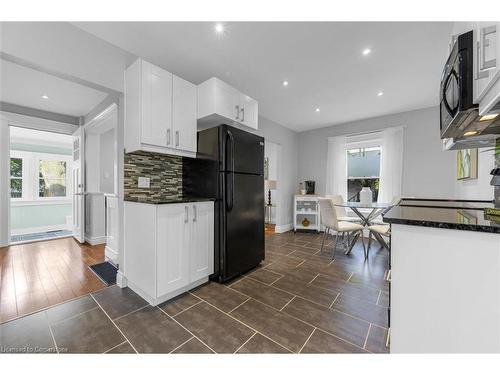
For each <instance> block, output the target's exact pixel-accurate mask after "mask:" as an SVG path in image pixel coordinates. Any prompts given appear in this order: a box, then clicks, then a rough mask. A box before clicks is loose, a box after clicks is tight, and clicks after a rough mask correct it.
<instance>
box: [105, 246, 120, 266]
mask: <svg viewBox="0 0 500 375" xmlns="http://www.w3.org/2000/svg"><path fill="white" fill-rule="evenodd" d="M104 256H105V257H106V258H108V259H109V260H110V261H111V263H113V264H115V265H116V264H118V253H117V252H116V251H115V250H113V249H112V248H110V247H109V246H108V245H106V247H105V248H104Z"/></svg>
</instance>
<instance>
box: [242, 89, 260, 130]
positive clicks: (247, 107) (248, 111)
mask: <svg viewBox="0 0 500 375" xmlns="http://www.w3.org/2000/svg"><path fill="white" fill-rule="evenodd" d="M240 107H241V109H240V122H241V123H242V124H244V125H246V126H248V127H250V128H253V129H257V128H258V120H259V119H258V117H259V110H258V103H257V101H256V100H254V99H252V98H251V97H249V96H247V95H245V94H241V96H240Z"/></svg>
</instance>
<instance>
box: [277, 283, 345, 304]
mask: <svg viewBox="0 0 500 375" xmlns="http://www.w3.org/2000/svg"><path fill="white" fill-rule="evenodd" d="M273 286H274V287H276V288H279V289H282V290H285V291H287V292H289V293H293V294H296V295H298V296H300V297H303V298H305V299H308V300H310V301H313V302H316V303H319V304H320V305H324V306H326V307H329V306H330V305H331V303H332V302H333V301H334V300H335V298H337V295H338V293H337V292H333V291H331V290H327V289H322V288H318V287H316V286H313V285H310V284H306V283H304V282H302V281H301V280H298V279H296V278H294V277H291V276H285V277H283V278H281V279H279V280H278V281H276V282H275V283H274V284H273Z"/></svg>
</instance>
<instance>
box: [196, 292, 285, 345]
mask: <svg viewBox="0 0 500 375" xmlns="http://www.w3.org/2000/svg"><path fill="white" fill-rule="evenodd" d="M264 285H265V284H264ZM242 294H243V293H242ZM244 295H246V294H244ZM247 297H250V296H247ZM251 299H252V298H251V297H250V298H249V299H248V300H251ZM256 301H257V300H256ZM203 302H205V303H206V304H207V305H209V306H212V307H213V308H214V309H216V310H218V311H220V312H221V313H223V314H225V315H227V316H228V317H230V318H231V319H234V320H236V321H237V322H239V323H241V324H243V325H244V326H245V327H247V328H250V329H251V330H252V331H255V332H257V333H259V334H261V335H262V336H264V337H265V338H267V339H269V340H271V341H272V342H274V343H275V344H278V345H279V346H281V347H283V348H285V349H286V350H288V351H289V352H292V353H293V351H291V350H290V349H288V348H287V347H286V346H284V345H282V344H280V343H279V342H277V341H276V340H273V339H272V338H270V337H269V336H268V335H266V334H264V333H262V332H260V331H258V330H256V329H255V328H253V327H251V326H250V325H248V324H246V323H244V322H242V321H241V320H239V319H237V318H235V317H234V316H232V315H229V314H228V313H226V312H225V311H224V310H221V309H219V308H218V307H217V306H215V305H212V304H211V303H210V302H208V301H206V300H203ZM245 302H247V301H245ZM257 302H260V301H257ZM260 303H262V302H260ZM263 305H265V306H269V305H266V304H265V303H264V304H263ZM269 307H271V306H269ZM272 309H274V307H272ZM274 310H276V309H274Z"/></svg>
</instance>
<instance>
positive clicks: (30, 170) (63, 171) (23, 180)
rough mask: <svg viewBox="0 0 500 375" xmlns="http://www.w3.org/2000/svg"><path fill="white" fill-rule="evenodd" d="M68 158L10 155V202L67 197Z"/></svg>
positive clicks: (22, 152) (15, 152)
mask: <svg viewBox="0 0 500 375" xmlns="http://www.w3.org/2000/svg"><path fill="white" fill-rule="evenodd" d="M70 166H71V156H70V155H59V154H46V153H38V152H27V151H16V150H12V151H11V158H10V170H11V177H10V181H11V182H10V186H11V198H12V199H13V201H14V202H16V201H32V202H36V201H39V202H43V201H48V200H65V199H69V197H70V186H69V176H68V173H69V168H70Z"/></svg>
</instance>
